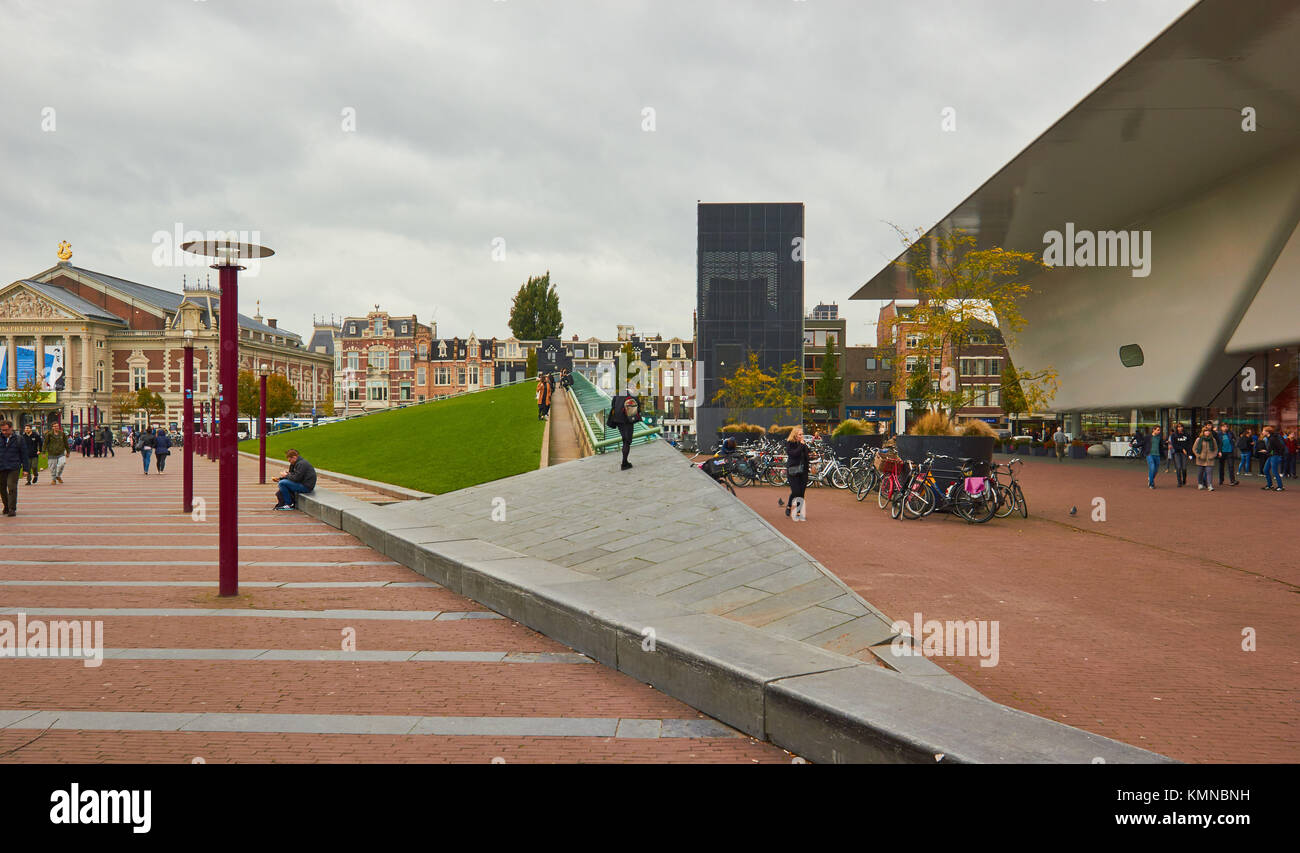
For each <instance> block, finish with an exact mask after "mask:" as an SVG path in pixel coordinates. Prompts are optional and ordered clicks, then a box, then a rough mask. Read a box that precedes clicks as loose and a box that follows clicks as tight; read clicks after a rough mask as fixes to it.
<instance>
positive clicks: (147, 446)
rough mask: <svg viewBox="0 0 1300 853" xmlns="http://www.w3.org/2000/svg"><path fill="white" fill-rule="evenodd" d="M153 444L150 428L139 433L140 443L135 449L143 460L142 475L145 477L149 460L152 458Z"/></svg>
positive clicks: (147, 473) (147, 474) (147, 472)
mask: <svg viewBox="0 0 1300 853" xmlns="http://www.w3.org/2000/svg"><path fill="white" fill-rule="evenodd" d="M154 444H155V439H154V437H153V429H152V428H149V429H146V430H144V431H143V432H141V433H140V443H139V445H138V448H137V449H138V450H139V451H140V458H141V459H143V460H144V475H145V476H146V477H148V476H149V460H150V459H151V458H152V457H153V448H154Z"/></svg>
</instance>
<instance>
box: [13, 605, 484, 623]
mask: <svg viewBox="0 0 1300 853" xmlns="http://www.w3.org/2000/svg"><path fill="white" fill-rule="evenodd" d="M17 613H26V614H27V615H28V616H247V617H252V618H257V619H387V620H392V621H399V622H406V621H412V622H424V621H434V620H438V621H451V620H456V619H504V618H505V617H504V616H502V615H501V614H499V613H492V612H489V611H461V612H448V611H443V610H250V609H246V608H244V609H236V608H213V607H20V606H8V607H0V615H5V614H17Z"/></svg>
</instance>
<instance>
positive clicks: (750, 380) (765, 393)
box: [711, 352, 803, 417]
mask: <svg viewBox="0 0 1300 853" xmlns="http://www.w3.org/2000/svg"><path fill="white" fill-rule="evenodd" d="M711 402H713V403H720V404H721V405H723V406H725V407H726V408H727V409H728V411H729V412H730V413H731V415H732V417H737V416H739V414H740V412H741V410H743V409H781V410H783V411H784V412H785V413H786V415H787V416H789V415H791V414H792V413H794V412H802V411H803V369H802V368H801V367H800V366H799V363H798V362H797V361H790V362H787V363H786V364H785V365H784V366H782V368H781V372H780V373H778V374H776V375H772V374H770V373H767V372H765V371H764V370H763V368H762V367H761V366H760V365H759V363H758V353H756V352H751V353H750V354H749V359H748V361H747V362H746V363H745V364H742V365H741V366H739V367H737V368H736V370H735V372H734V373H732V374H731V376H729V377H724V378H723V379H721V380H720V381H719V382H718V390H717V391H716V392H715V393H714V395H713V399H712V400H711Z"/></svg>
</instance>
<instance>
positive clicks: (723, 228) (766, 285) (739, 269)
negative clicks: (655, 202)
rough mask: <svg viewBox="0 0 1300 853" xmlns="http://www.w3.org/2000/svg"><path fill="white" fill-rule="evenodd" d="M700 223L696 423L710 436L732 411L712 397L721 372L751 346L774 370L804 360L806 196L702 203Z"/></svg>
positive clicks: (728, 371) (764, 364)
mask: <svg viewBox="0 0 1300 853" xmlns="http://www.w3.org/2000/svg"><path fill="white" fill-rule="evenodd" d="M697 223H698V237H697V244H696V310H697V312H698V321H697V322H698V326H697V338H696V340H697V341H698V352H699V354H698V355H697V356H696V358H697V359H698V361H699V362H700V365H701V367H702V368H703V377H702V379H701V380H697V381H700V382H701V384H700V397H699V399H700V406H699V408H698V409H697V410H696V418H697V424H696V428H697V429H698V430H699V435H700V436H701V437H702V438H705V439H708V438H711V437H712V436H713V434H714V432H715V431H716V430H717V429H718V427H720V426H721V425H722V422H723V420H724V419H725V418H726V416H727V412H726V410H725V409H723V408H721V407H719V406H716V405H714V404H713V403H711V402H710V401H711V400H712V399H713V395H714V394H715V393H716V392H717V390H718V380H719V378H720V377H726V376H730V375H731V373H732V372H733V371H734V370H735V369H736V367H737V366H739V365H740V364H743V363H744V362H745V361H746V360H747V359H748V358H749V353H751V352H755V353H758V361H759V364H760V365H762V367H763V369H764V370H765V371H767V372H768V373H773V374H775V373H777V372H779V371H780V370H781V366H782V365H783V364H785V363H786V362H789V361H795V362H798V363H800V364H802V360H803V266H804V265H803V239H802V238H803V236H804V232H803V224H804V223H803V203H802V202H791V203H780V204H700V205H699V208H698V211H697ZM767 425H768V424H767V423H764V424H762V426H767Z"/></svg>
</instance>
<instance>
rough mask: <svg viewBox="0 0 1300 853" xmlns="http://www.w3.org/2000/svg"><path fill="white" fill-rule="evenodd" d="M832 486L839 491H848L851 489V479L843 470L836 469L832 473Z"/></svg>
mask: <svg viewBox="0 0 1300 853" xmlns="http://www.w3.org/2000/svg"><path fill="white" fill-rule="evenodd" d="M831 485H832V486H834V487H835V488H837V489H847V488H848V487H849V477H848V475H847V474H846V473H844V469H843V468H836V469H835V470H834V471H832V472H831Z"/></svg>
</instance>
